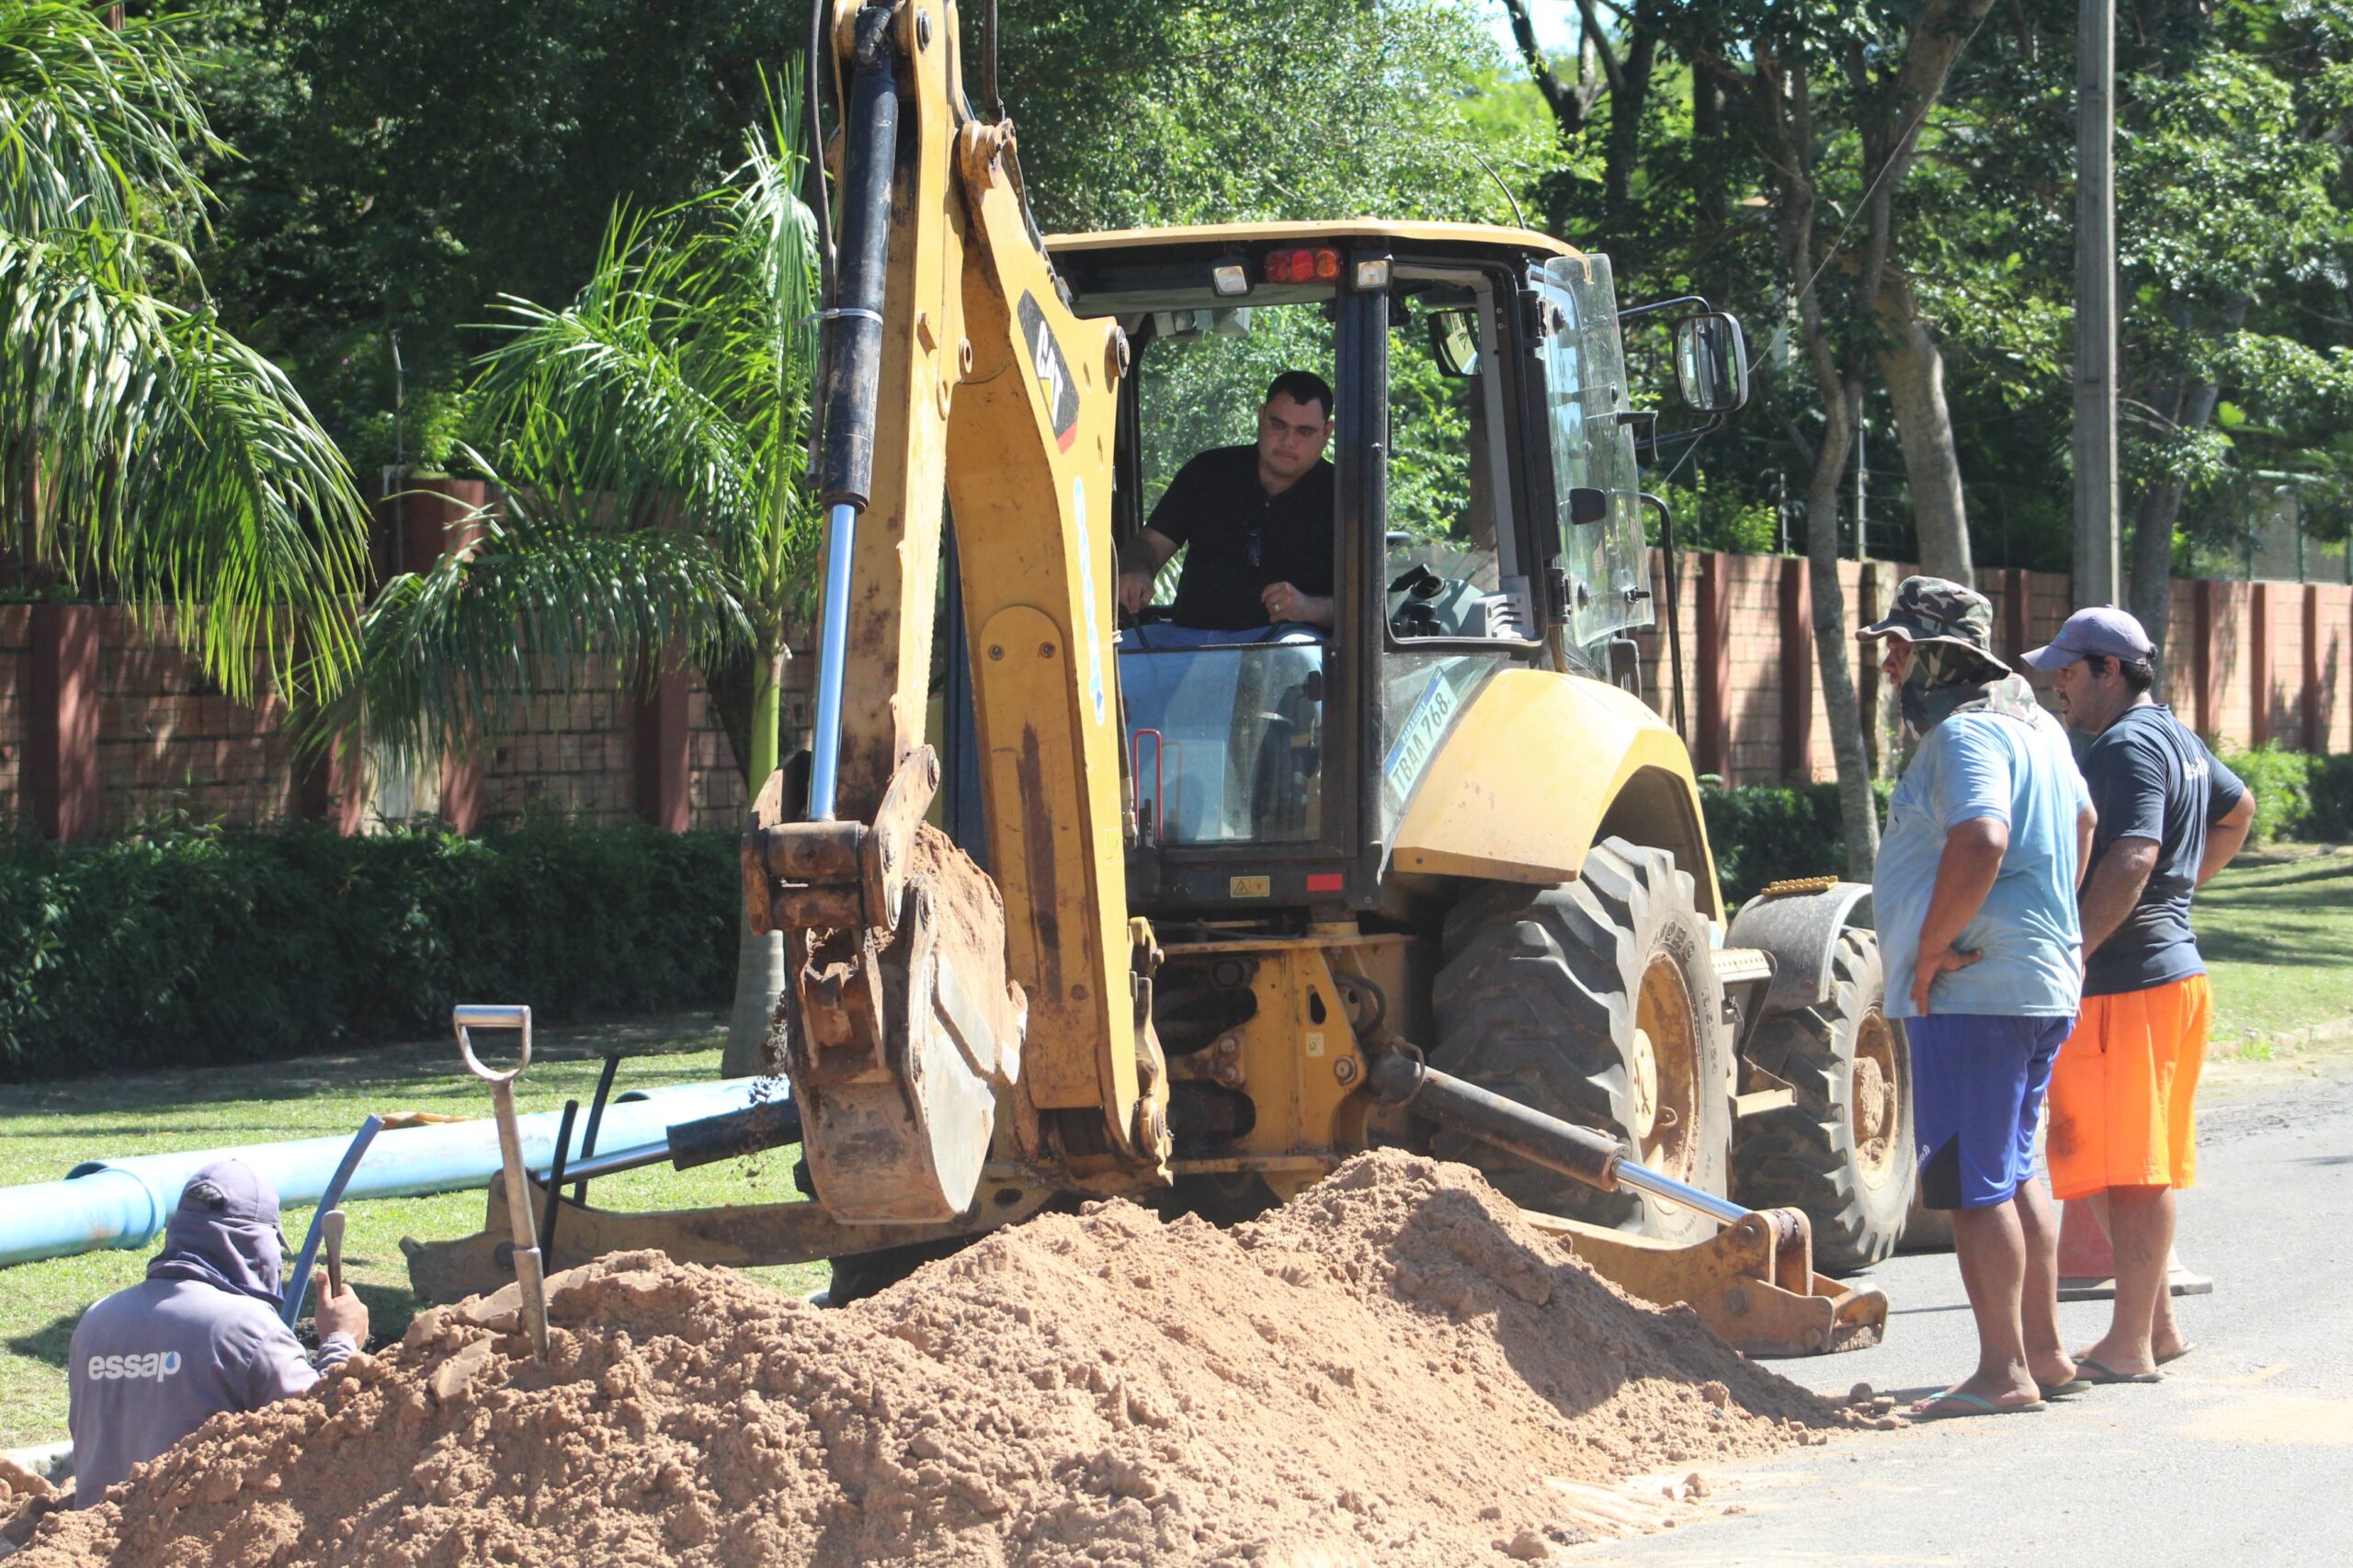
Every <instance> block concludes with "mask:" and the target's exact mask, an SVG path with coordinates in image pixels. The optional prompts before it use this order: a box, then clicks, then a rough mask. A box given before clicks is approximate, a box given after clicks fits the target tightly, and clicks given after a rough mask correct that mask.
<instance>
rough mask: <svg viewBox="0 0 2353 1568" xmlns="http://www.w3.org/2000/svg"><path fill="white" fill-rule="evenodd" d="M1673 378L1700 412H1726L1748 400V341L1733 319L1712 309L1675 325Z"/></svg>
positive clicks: (1684, 399)
mask: <svg viewBox="0 0 2353 1568" xmlns="http://www.w3.org/2000/svg"><path fill="white" fill-rule="evenodd" d="M1675 381H1676V384H1677V386H1678V387H1679V388H1681V389H1682V392H1683V401H1684V402H1685V403H1688V404H1689V405H1690V406H1691V407H1692V408H1694V409H1697V410H1698V411H1699V413H1701V414H1730V413H1731V412H1732V411H1733V409H1735V408H1738V407H1739V406H1740V405H1741V404H1743V403H1746V402H1747V401H1748V340H1747V339H1746V338H1745V336H1743V335H1742V334H1741V330H1740V323H1739V321H1738V320H1737V319H1735V318H1733V317H1732V316H1728V315H1725V314H1723V313H1722V312H1713V313H1711V314H1709V315H1704V316H1686V317H1684V318H1683V319H1682V320H1681V321H1679V322H1677V323H1676V324H1675Z"/></svg>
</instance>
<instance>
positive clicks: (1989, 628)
mask: <svg viewBox="0 0 2353 1568" xmlns="http://www.w3.org/2000/svg"><path fill="white" fill-rule="evenodd" d="M1855 635H1856V637H1857V638H1858V639H1859V640H1860V641H1862V642H1876V641H1878V640H1879V639H1880V638H1881V637H1901V638H1903V639H1904V641H1905V642H1944V643H1949V644H1950V645H1951V646H1953V647H1956V648H1966V649H1968V650H1969V651H1970V652H1971V653H1975V654H1976V655H1978V656H1979V657H1980V658H1982V659H1984V660H1985V661H1986V662H1987V663H1989V664H1992V665H1999V666H2000V667H2001V668H2003V669H2005V670H2006V669H2008V668H2009V667H2010V666H2009V665H2006V664H2004V663H2003V662H2002V661H2001V660H2000V659H1997V658H1995V656H1994V603H1993V601H1992V600H1991V599H1988V598H1987V597H1985V596H1984V595H1983V594H1981V593H1979V592H1977V591H1976V590H1975V589H1973V588H1964V587H1962V586H1961V585H1960V584H1959V583H1954V582H1949V581H1948V580H1947V579H1945V578H1942V577H1906V578H1904V582H1903V584H1902V585H1900V586H1899V587H1897V589H1896V590H1895V600H1894V602H1893V604H1891V605H1889V606H1888V607H1887V614H1886V615H1885V616H1884V617H1883V618H1881V619H1879V620H1877V621H1874V622H1873V623H1872V624H1870V625H1869V626H1866V627H1864V628H1863V629H1862V630H1861V631H1859V632H1857V633H1856V634H1855Z"/></svg>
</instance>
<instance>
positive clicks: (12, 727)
mask: <svg viewBox="0 0 2353 1568" xmlns="http://www.w3.org/2000/svg"><path fill="white" fill-rule="evenodd" d="M1652 568H1653V581H1654V593H1655V594H1656V595H1657V598H1656V600H1655V602H1657V603H1658V604H1659V605H1660V606H1661V608H1662V609H1663V608H1664V605H1665V593H1666V584H1665V562H1664V560H1663V559H1662V558H1661V557H1660V556H1659V555H1658V554H1657V553H1656V552H1654V553H1653V556H1652ZM1908 571H1909V568H1908V567H1906V566H1904V565H1903V564H1902V563H1899V562H1870V563H1869V564H1868V566H1866V565H1864V564H1860V563H1857V562H1841V564H1840V566H1839V582H1840V586H1841V589H1842V591H1843V592H1844V594H1845V596H1846V601H1847V628H1848V635H1849V637H1850V638H1851V636H1852V633H1853V630H1854V629H1855V628H1856V627H1858V626H1859V625H1861V624H1862V623H1863V619H1864V615H1865V613H1866V611H1867V609H1870V608H1876V607H1879V606H1883V605H1884V603H1885V602H1886V599H1887V597H1888V596H1890V595H1892V594H1893V591H1894V587H1895V585H1896V584H1897V583H1898V582H1900V581H1902V579H1903V577H1904V575H1905V574H1906V573H1907V572H1908ZM1867 574H1868V575H1867ZM1677 577H1678V581H1677V596H1678V603H1679V607H1680V610H1681V615H1682V653H1683V661H1682V662H1683V680H1684V689H1685V693H1686V700H1687V704H1688V728H1689V733H1690V734H1691V737H1692V741H1693V749H1694V751H1695V753H1696V754H1697V760H1698V761H1699V766H1700V767H1701V768H1702V769H1703V770H1706V771H1713V772H1719V773H1722V775H1723V776H1724V778H1726V779H1727V780H1728V781H1730V782H1733V783H1756V782H1764V781H1769V780H1774V779H1779V778H1792V777H1794V778H1830V777H1832V775H1833V761H1832V751H1831V726H1832V723H1833V721H1834V717H1835V716H1834V715H1833V714H1832V713H1831V711H1830V709H1829V705H1828V704H1827V703H1826V702H1825V701H1824V699H1823V694H1822V689H1821V680H1820V676H1819V673H1818V671H1817V668H1816V665H1815V659H1814V653H1813V629H1812V620H1811V613H1810V612H1811V589H1810V583H1809V579H1808V576H1807V573H1806V571H1805V567H1804V563H1803V562H1802V561H1798V560H1796V559H1794V558H1785V557H1778V556H1733V555H1691V556H1687V557H1685V558H1684V561H1683V562H1682V563H1681V567H1680V570H1679V571H1678V574H1677ZM1867 582H1868V584H1869V585H1870V588H1869V592H1868V593H1867V592H1866V583H1867ZM1979 586H1980V587H1981V589H1982V590H1983V591H1984V593H1985V594H1986V596H1987V597H1989V598H1991V599H1992V600H1993V601H1994V605H1995V648H1996V650H1997V651H1998V652H2001V653H2006V654H2012V653H2018V652H2020V651H2022V650H2023V649H2025V648H2028V647H2032V646H2036V645H2038V644H2040V643H2042V642H2048V641H2049V640H2050V638H2051V637H2052V634H2053V633H2055V632H2056V631H2058V629H2059V626H2060V624H2061V623H2062V622H2063V620H2064V619H2065V618H2066V612H2067V585H2066V579H2065V578H2064V577H2063V576H2062V575H2058V574H2044V573H2025V572H1987V573H1983V574H1980V584H1979ZM75 613H77V614H78V613H81V612H75ZM96 623H97V650H96V654H95V661H94V664H93V665H91V675H92V677H93V685H94V687H95V689H96V691H97V725H96V734H95V743H94V750H95V763H94V766H93V767H91V768H90V770H89V772H90V777H92V778H94V779H95V785H96V790H97V801H96V802H95V806H94V809H92V810H89V811H88V812H85V815H84V816H82V817H81V818H79V819H77V820H78V821H80V822H81V823H83V824H85V825H84V826H83V827H82V828H81V829H80V831H98V832H112V831H117V830H119V829H121V828H122V827H124V826H126V825H128V824H132V823H135V822H138V821H140V820H142V819H145V818H149V817H152V816H153V815H155V814H157V813H159V812H165V811H171V810H175V809H176V810H182V811H185V812H188V814H189V815H191V816H194V817H196V818H198V819H199V820H206V821H222V822H228V823H232V824H267V823H272V822H278V821H282V820H284V819H286V818H288V817H290V816H292V815H296V814H299V813H301V812H303V811H305V810H306V801H308V805H307V809H308V810H310V811H312V812H325V813H327V814H331V815H336V816H337V817H338V820H350V821H353V822H355V823H356V822H359V821H362V820H364V813H352V814H351V815H350V816H349V817H348V819H344V818H343V817H342V814H341V812H340V810H339V808H338V807H336V806H335V805H332V804H331V803H330V802H328V801H325V800H324V798H323V796H322V794H321V792H320V791H319V790H316V789H315V788H313V789H310V790H306V789H305V787H304V780H303V778H302V777H301V768H300V767H299V765H298V761H297V759H296V757H295V756H294V752H293V747H292V745H291V743H290V739H289V737H288V736H287V735H286V733H284V727H283V712H282V710H281V709H280V707H279V706H278V704H276V703H275V702H272V701H267V700H266V701H264V702H263V703H262V704H260V705H259V706H257V707H245V706H244V705H241V704H238V703H235V702H232V701H231V700H230V699H227V698H226V697H224V696H222V694H221V693H220V692H219V691H218V690H217V689H216V688H214V687H212V686H211V685H210V683H209V682H208V681H206V680H205V679H204V677H203V676H202V675H201V674H200V673H199V670H198V668H197V666H196V665H195V662H194V661H193V660H192V659H191V658H189V657H188V655H187V654H186V653H182V652H181V651H180V650H179V649H178V647H177V646H176V644H174V643H173V642H172V641H171V640H170V637H169V635H168V628H167V627H162V626H158V627H155V628H153V629H145V630H142V627H141V626H140V625H139V624H138V622H137V621H136V620H135V619H133V618H132V617H131V616H130V615H128V614H126V613H124V612H122V611H120V610H119V609H114V608H106V609H101V610H99V611H97V612H96ZM38 635H39V633H38V632H37V631H36V628H35V617H34V614H33V612H32V610H31V608H30V607H28V606H24V605H0V821H9V820H27V819H30V818H33V817H35V816H36V815H37V814H38V813H37V812H36V810H35V791H34V786H33V782H32V774H33V765H32V762H31V759H30V758H29V757H28V749H29V748H28V741H29V739H30V736H31V733H32V730H33V723H32V714H31V708H32V669H33V665H34V662H35V661H34V651H33V649H34V642H35V641H36V639H37V636H38ZM2258 636H2259V637H2260V639H2261V645H2262V653H2261V656H2260V658H2258V656H2257V654H2256V639H2257V637H2258ZM1639 640H1640V642H1642V644H1643V670H1644V676H1645V686H1646V695H1648V697H1649V698H1650V699H1651V701H1652V703H1653V705H1654V707H1656V708H1658V709H1659V710H1660V711H1662V712H1665V711H1667V710H1668V709H1669V706H1670V703H1671V695H1670V694H1671V690H1672V686H1671V682H1670V678H1669V672H1668V668H1667V657H1666V636H1665V618H1664V615H1662V616H1661V618H1660V623H1659V624H1658V625H1656V626H1654V627H1652V628H1649V629H1646V630H1644V631H1643V632H1641V633H1640V634H1639ZM1850 646H1851V644H1850ZM2169 646H2170V649H2171V651H2172V654H2173V656H2172V657H2171V658H2169V659H2168V660H2167V662H2166V669H2165V695H2166V698H2167V700H2169V701H2171V702H2172V703H2173V704H2174V706H2175V708H2176V710H2177V711H2179V712H2180V714H2181V715H2182V717H2183V718H2184V719H2185V720H2187V721H2188V722H2190V723H2191V724H2192V725H2194V726H2196V727H2197V728H2199V729H2200V730H2201V731H2203V732H2205V733H2208V734H2210V735H2218V736H2219V737H2220V738H2221V739H2222V741H2224V742H2225V743H2226V744H2233V745H2247V744H2256V743H2257V742H2258V741H2260V740H2261V739H2263V738H2266V737H2268V738H2269V739H2272V740H2274V741H2277V742H2278V743H2279V744H2284V745H2290V746H2300V747H2302V748H2304V749H2308V750H2329V751H2353V588H2348V587H2346V586H2344V585H2331V584H2320V585H2302V584H2292V583H2277V584H2246V583H2221V582H2186V581H2185V582H2177V583H2176V584H2175V585H2174V596H2173V612H2172V623H2171V638H2170V642H2169ZM1853 656H1854V659H1855V664H1854V670H1855V676H1856V687H1857V693H1858V697H1859V700H1861V701H1862V702H1863V703H1864V704H1865V705H1866V706H1867V707H1868V705H1869V703H1870V700H1871V697H1872V687H1873V686H1874V685H1875V684H1876V682H1877V666H1876V660H1875V659H1874V658H1873V657H1872V656H1871V654H1870V652H1869V651H1868V650H1866V649H1863V648H1860V647H1854V648H1853ZM813 672H814V665H813V660H811V659H808V658H799V659H795V660H793V661H792V663H791V664H790V665H789V666H788V673H787V693H786V714H787V722H788V724H789V725H790V728H791V729H792V730H794V731H795V732H801V733H805V730H806V727H807V724H808V721H809V711H808V709H809V699H808V691H809V683H810V680H811V678H812V676H813ZM1798 672H1802V675H1803V679H1804V682H1805V688H1804V694H1803V695H1802V696H1798V697H1796V698H1795V699H1792V695H1791V694H1792V693H1793V692H1795V691H1796V690H1797V687H1795V686H1794V685H1793V684H1792V683H1791V680H1790V676H1793V675H1795V674H1797V673H1798ZM677 700H680V701H682V702H683V704H684V721H683V722H684V726H685V731H684V733H685V743H684V744H685V758H686V761H685V784H684V788H685V802H684V812H683V818H682V820H683V821H685V822H686V823H687V824H690V825H692V826H695V827H699V828H714V829H722V830H724V829H728V828H732V827H733V826H734V825H735V824H737V823H738V822H739V821H740V820H741V818H742V814H743V812H744V809H745V801H744V786H743V780H742V778H741V776H740V775H739V774H738V773H737V772H736V770H735V764H734V757H733V752H732V751H731V749H730V748H729V746H728V744H727V740H726V736H725V734H724V733H723V732H722V729H721V728H720V726H719V724H718V722H717V721H716V717H715V715H714V713H713V711H712V708H711V704H710V699H709V698H708V697H706V696H705V695H704V693H703V692H702V690H701V688H700V683H699V681H695V680H692V679H691V678H689V679H688V680H686V681H684V682H682V683H680V692H679V696H678V698H677ZM673 711H675V710H673ZM643 722H644V716H643V710H642V709H641V707H640V705H639V703H638V700H637V699H636V697H635V695H634V694H633V693H631V692H629V691H626V690H624V689H623V688H622V686H621V683H620V678H619V676H618V674H617V673H616V672H613V671H610V670H605V669H596V670H591V671H589V672H587V676H586V678H585V680H584V681H583V682H582V683H581V686H580V688H579V689H578V690H575V691H570V692H566V691H563V690H561V689H559V688H558V687H556V686H555V684H554V683H553V682H549V683H548V684H547V685H546V686H544V687H542V688H541V689H539V690H536V691H535V692H534V693H533V694H532V695H531V697H530V698H529V700H528V701H527V702H526V703H524V704H523V705H522V708H521V710H520V712H519V714H518V716H517V717H516V718H515V719H514V720H513V721H512V722H509V723H507V724H506V728H505V730H504V731H503V732H502V733H499V734H497V735H495V736H494V737H493V738H492V740H491V743H490V744H489V745H488V747H487V748H486V749H485V750H484V751H483V753H482V755H481V756H480V758H479V759H478V762H477V764H476V767H475V772H474V777H473V778H472V780H471V787H472V798H473V799H474V800H476V801H478V802H479V806H480V811H481V820H482V821H483V822H484V823H495V822H497V821H499V820H502V819H509V818H512V817H514V816H516V815H518V814H520V813H521V812H526V811H535V810H540V811H556V812H567V813H573V814H576V815H578V816H581V817H583V818H585V819H586V820H588V821H591V822H596V823H600V824H616V823H622V822H630V821H635V820H639V819H640V818H641V817H642V816H644V815H646V814H648V813H649V811H650V810H651V808H650V806H649V803H648V797H647V784H646V777H647V775H646V773H645V769H644V767H643V762H644V757H643V751H642V748H643V745H644V740H643V735H644V729H643ZM670 722H671V723H672V724H673V726H674V728H673V729H672V730H671V732H670V733H672V734H674V735H675V734H676V733H677V731H676V728H675V725H676V722H677V721H676V719H673V720H672V721H670ZM672 756H676V753H675V752H674V753H672ZM673 820H681V819H673Z"/></svg>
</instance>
